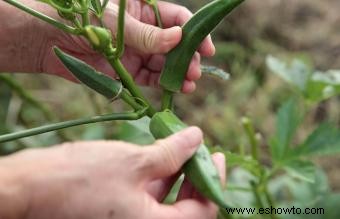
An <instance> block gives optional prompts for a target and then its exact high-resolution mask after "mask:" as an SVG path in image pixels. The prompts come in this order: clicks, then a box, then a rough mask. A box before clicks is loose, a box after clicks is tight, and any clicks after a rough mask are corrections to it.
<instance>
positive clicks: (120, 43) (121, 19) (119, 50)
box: [114, 0, 126, 59]
mask: <svg viewBox="0 0 340 219" xmlns="http://www.w3.org/2000/svg"><path fill="white" fill-rule="evenodd" d="M125 8H126V0H120V1H119V14H118V25H117V26H118V28H117V43H116V50H115V53H114V56H115V58H117V59H119V58H121V57H122V56H123V54H124V27H125Z"/></svg>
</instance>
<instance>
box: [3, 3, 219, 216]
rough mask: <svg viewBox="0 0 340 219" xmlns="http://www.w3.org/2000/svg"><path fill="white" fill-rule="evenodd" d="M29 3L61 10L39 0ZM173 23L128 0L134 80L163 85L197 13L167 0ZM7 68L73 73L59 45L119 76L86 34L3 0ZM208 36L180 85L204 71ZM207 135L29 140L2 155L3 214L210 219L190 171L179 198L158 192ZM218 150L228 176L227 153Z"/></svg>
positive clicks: (128, 60)
mask: <svg viewBox="0 0 340 219" xmlns="http://www.w3.org/2000/svg"><path fill="white" fill-rule="evenodd" d="M21 2H23V3H25V4H26V5H28V6H30V7H32V8H34V9H36V10H39V11H42V12H44V13H45V14H47V15H49V16H51V17H55V18H57V15H56V13H55V12H54V11H53V10H51V8H49V7H47V6H46V5H44V4H40V3H38V2H37V1H32V0H22V1H21ZM115 3H117V2H115V1H112V2H110V4H109V5H108V10H107V12H106V14H105V23H107V24H108V26H109V27H110V29H111V30H112V32H113V33H114V32H115V22H112V21H115V20H116V17H117V5H116V4H115ZM159 8H160V12H161V14H162V17H163V24H164V26H165V28H166V29H163V30H162V29H159V28H157V27H155V26H154V25H155V23H156V21H155V18H154V15H153V12H152V10H151V9H150V7H149V6H147V5H146V4H144V3H142V2H141V1H139V0H130V1H129V4H128V14H127V15H126V16H127V17H126V28H125V32H126V39H125V40H126V41H125V42H126V50H125V55H124V57H123V59H122V61H123V63H124V65H125V66H126V67H127V69H128V70H129V71H130V72H131V74H132V75H133V76H134V78H135V80H136V81H137V82H138V83H140V84H142V85H148V86H157V85H158V78H159V73H160V71H161V68H162V66H163V63H164V54H165V53H166V52H168V51H169V50H170V49H172V48H173V47H174V46H176V45H177V44H178V42H179V41H180V38H181V29H180V28H179V27H178V26H181V25H182V24H183V23H184V22H185V21H187V20H188V19H189V18H190V17H191V16H192V14H191V13H190V12H189V11H188V10H187V9H185V8H183V7H181V6H177V5H174V4H171V3H165V2H160V3H159ZM0 21H1V28H0V48H1V53H0V72H28V73H48V74H53V75H57V76H61V77H64V78H67V79H69V80H74V78H72V77H71V75H70V74H69V73H68V72H67V71H66V70H65V69H64V68H63V67H62V65H61V64H60V62H59V61H57V59H56V57H55V56H54V54H53V53H52V52H51V47H52V46H53V45H57V46H58V47H59V48H61V49H63V50H65V51H67V52H68V53H70V54H73V55H74V56H77V57H78V58H80V59H82V60H84V61H86V62H88V63H89V64H91V65H94V66H95V67H96V68H97V69H98V70H100V71H102V72H105V73H106V74H108V75H111V76H112V77H115V73H114V71H113V70H112V69H111V68H109V66H108V65H107V64H106V63H105V62H104V61H103V59H102V57H101V56H99V55H98V54H96V53H94V52H93V51H92V50H91V48H90V47H89V46H88V44H87V43H86V42H85V40H84V39H81V38H77V37H73V36H69V35H67V34H64V33H62V32H61V31H59V30H57V29H55V28H54V27H51V26H50V25H48V24H45V23H43V22H40V21H38V20H37V19H35V18H33V17H32V16H30V15H27V14H25V13H23V12H20V11H19V10H18V9H15V8H14V7H12V6H9V5H8V4H6V3H5V2H3V1H0ZM213 54H214V46H213V44H212V42H211V39H210V38H207V39H206V40H205V41H204V43H202V46H201V48H200V50H199V53H197V54H196V55H195V57H194V58H193V60H192V63H191V65H190V69H189V71H188V74H187V81H186V82H185V83H184V85H183V92H185V93H188V92H192V91H193V90H194V89H195V83H194V81H195V80H197V79H198V78H199V77H200V74H201V73H200V70H199V66H200V55H203V56H211V55H213ZM201 141H202V132H201V131H200V130H199V129H198V128H194V127H192V128H188V129H186V130H183V131H182V132H179V133H177V134H175V135H173V136H170V137H168V138H166V139H163V140H160V141H157V142H155V143H154V144H153V145H150V146H149V147H140V146H137V145H133V144H128V143H124V142H117V141H93V142H73V143H65V144H63V145H58V146H54V147H51V148H47V149H30V150H24V151H22V152H19V153H16V154H14V155H11V156H7V157H5V158H1V159H0V206H1V208H0V218H6V219H17V218H18V219H19V218H20V219H45V218H50V219H54V218H55V219H59V218H63V219H77V218H83V219H93V218H102V219H109V218H111V219H121V218H124V219H130V218H131V219H132V218H139V219H144V218H145V219H153V218H155V219H156V218H157V219H168V218H169V219H170V218H171V219H173V218H178V219H182V218H183V219H184V218H185V219H200V218H202V219H213V218H216V214H217V207H216V206H215V205H214V204H213V203H212V202H210V201H208V200H207V199H205V198H203V197H201V196H200V195H199V194H198V193H197V191H195V189H194V188H193V187H192V185H191V184H190V182H188V181H187V180H185V182H184V184H183V186H182V188H181V192H180V194H179V197H178V200H177V202H176V203H175V204H173V205H167V206H166V205H163V204H161V203H160V201H161V200H162V199H163V198H164V197H165V195H166V194H167V193H168V191H169V189H170V188H171V185H172V184H173V182H174V179H175V178H176V176H178V175H179V174H180V173H179V170H180V169H181V166H182V165H183V164H184V163H185V162H186V161H187V160H188V159H189V158H190V157H191V156H192V155H193V153H194V152H195V151H196V150H197V147H198V145H199V143H200V142H201ZM213 160H214V162H215V164H216V166H217V167H218V169H219V172H220V175H221V180H222V182H221V183H222V184H224V182H225V172H226V171H225V159H224V156H223V155H222V154H215V155H214V156H213Z"/></svg>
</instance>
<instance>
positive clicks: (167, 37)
mask: <svg viewBox="0 0 340 219" xmlns="http://www.w3.org/2000/svg"><path fill="white" fill-rule="evenodd" d="M125 33H126V44H127V45H128V46H131V47H133V48H136V49H137V50H139V51H140V52H143V53H145V54H163V53H167V52H169V51H170V50H171V49H172V48H174V47H175V46H176V45H177V44H178V43H179V41H180V40H181V37H182V29H181V28H180V27H178V26H174V27H171V28H167V29H161V28H159V27H156V26H153V25H150V24H146V23H142V22H140V21H138V20H137V19H135V18H133V17H131V16H127V19H126V26H125Z"/></svg>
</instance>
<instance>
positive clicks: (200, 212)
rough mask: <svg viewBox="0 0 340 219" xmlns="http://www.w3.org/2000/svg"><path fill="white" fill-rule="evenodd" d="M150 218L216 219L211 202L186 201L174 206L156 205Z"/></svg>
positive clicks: (215, 210)
mask: <svg viewBox="0 0 340 219" xmlns="http://www.w3.org/2000/svg"><path fill="white" fill-rule="evenodd" d="M153 209H154V210H153V211H154V212H152V213H151V215H153V217H152V218H155V219H156V218H157V219H160V218H161V219H173V218H176V219H189V218H195V219H216V216H217V207H216V206H215V205H214V204H212V203H211V202H206V201H205V202H201V201H197V200H192V199H187V200H183V201H180V202H177V203H176V204H174V205H171V206H169V205H158V207H155V208H153Z"/></svg>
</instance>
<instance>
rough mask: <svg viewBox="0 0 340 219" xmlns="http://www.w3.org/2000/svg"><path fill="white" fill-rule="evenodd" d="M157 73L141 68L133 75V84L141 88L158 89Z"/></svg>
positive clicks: (158, 75)
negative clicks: (135, 83)
mask: <svg viewBox="0 0 340 219" xmlns="http://www.w3.org/2000/svg"><path fill="white" fill-rule="evenodd" d="M159 77H160V74H159V72H152V71H150V70H149V69H147V68H141V69H140V70H139V71H138V72H137V73H136V74H135V77H134V79H135V82H137V83H138V84H139V85H142V86H150V87H156V88H157V87H159Z"/></svg>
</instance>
